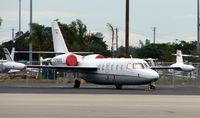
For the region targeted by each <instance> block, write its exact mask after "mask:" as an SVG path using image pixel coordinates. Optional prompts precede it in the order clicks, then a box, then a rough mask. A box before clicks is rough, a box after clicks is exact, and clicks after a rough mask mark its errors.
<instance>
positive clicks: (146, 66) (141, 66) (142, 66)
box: [127, 63, 150, 69]
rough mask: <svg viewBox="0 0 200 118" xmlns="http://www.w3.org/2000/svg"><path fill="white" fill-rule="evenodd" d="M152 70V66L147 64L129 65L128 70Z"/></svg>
mask: <svg viewBox="0 0 200 118" xmlns="http://www.w3.org/2000/svg"><path fill="white" fill-rule="evenodd" d="M145 68H150V66H149V65H148V64H147V63H133V64H131V63H129V64H128V65H127V69H145Z"/></svg>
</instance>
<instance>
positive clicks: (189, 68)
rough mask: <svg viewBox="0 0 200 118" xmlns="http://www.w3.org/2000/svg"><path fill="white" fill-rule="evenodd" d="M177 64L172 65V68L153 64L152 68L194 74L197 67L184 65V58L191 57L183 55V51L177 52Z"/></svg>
mask: <svg viewBox="0 0 200 118" xmlns="http://www.w3.org/2000/svg"><path fill="white" fill-rule="evenodd" d="M173 55H176V63H174V64H172V65H170V66H166V67H164V66H155V64H153V66H152V67H151V68H152V69H174V70H178V71H184V72H192V71H194V69H195V67H194V66H192V65H188V64H184V63H183V56H191V55H183V54H182V52H181V50H177V51H176V54H173Z"/></svg>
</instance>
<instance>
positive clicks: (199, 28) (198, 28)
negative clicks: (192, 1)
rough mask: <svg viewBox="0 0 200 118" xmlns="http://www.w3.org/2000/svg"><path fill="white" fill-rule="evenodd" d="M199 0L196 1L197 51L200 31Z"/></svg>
mask: <svg viewBox="0 0 200 118" xmlns="http://www.w3.org/2000/svg"><path fill="white" fill-rule="evenodd" d="M199 15H200V14H199V0H197V51H199V43H200V39H199V38H200V35H199V31H200V27H199Z"/></svg>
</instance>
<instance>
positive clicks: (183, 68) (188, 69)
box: [170, 63, 195, 72]
mask: <svg viewBox="0 0 200 118" xmlns="http://www.w3.org/2000/svg"><path fill="white" fill-rule="evenodd" d="M170 67H179V68H180V69H179V70H180V71H185V72H191V71H193V70H194V69H195V67H194V66H192V65H187V64H183V63H175V64H172V65H171V66H170Z"/></svg>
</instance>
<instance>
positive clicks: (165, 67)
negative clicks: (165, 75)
mask: <svg viewBox="0 0 200 118" xmlns="http://www.w3.org/2000/svg"><path fill="white" fill-rule="evenodd" d="M151 69H153V70H162V69H173V70H180V69H181V68H180V67H170V66H152V67H151Z"/></svg>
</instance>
